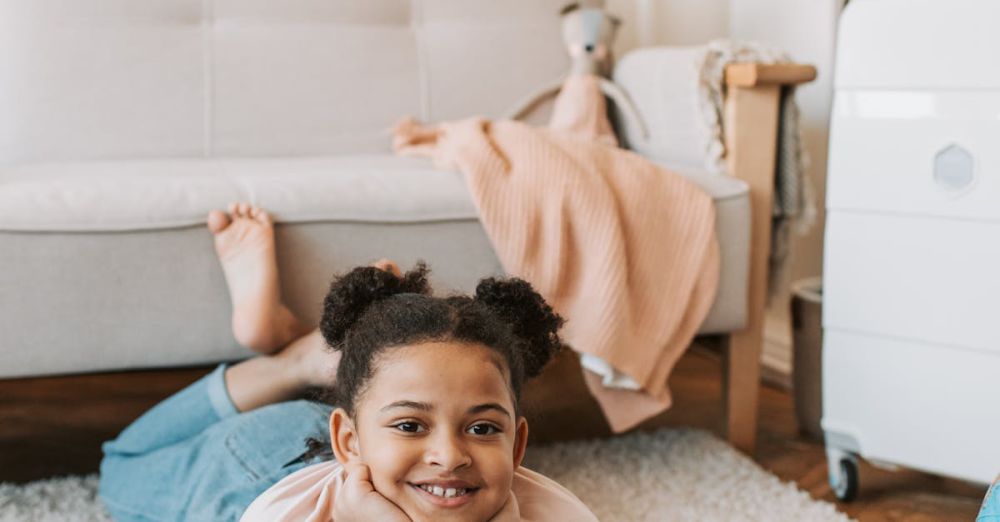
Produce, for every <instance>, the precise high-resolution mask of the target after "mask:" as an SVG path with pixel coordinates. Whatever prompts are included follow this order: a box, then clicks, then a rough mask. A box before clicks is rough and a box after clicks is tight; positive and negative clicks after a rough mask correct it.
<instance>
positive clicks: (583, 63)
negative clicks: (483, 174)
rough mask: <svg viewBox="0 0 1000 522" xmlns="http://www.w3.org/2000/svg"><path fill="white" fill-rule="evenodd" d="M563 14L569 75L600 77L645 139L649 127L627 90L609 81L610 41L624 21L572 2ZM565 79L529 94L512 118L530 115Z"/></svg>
mask: <svg viewBox="0 0 1000 522" xmlns="http://www.w3.org/2000/svg"><path fill="white" fill-rule="evenodd" d="M560 14H561V15H562V32H563V41H565V42H566V49H567V51H568V52H569V56H570V60H571V61H570V71H569V75H570V76H572V75H587V74H589V75H594V76H597V77H598V78H599V80H600V86H601V92H602V93H603V94H604V95H605V96H606V97H607V98H609V99H610V100H611V101H612V103H614V104H615V107H617V109H618V111H619V112H621V114H622V116H623V117H624V118H625V119H626V123H627V124H629V125H630V126H631V128H633V129H636V130H638V131H639V135H640V136H641V137H642V139H643V140H645V139H646V136H647V133H646V126H645V125H644V124H643V123H642V119H641V118H639V113H638V112H637V111H636V110H635V106H634V105H632V101H631V100H630V99H629V97H628V95H627V94H625V91H624V90H622V88H621V87H619V86H618V85H617V84H615V83H614V82H612V81H611V80H609V79H608V78H609V77H610V75H611V70H612V66H613V65H614V60H613V58H612V56H611V42H612V41H614V38H615V33H616V32H617V30H618V26H619V25H621V20H619V19H618V18H617V17H615V16H612V15H611V14H609V13H607V12H606V11H604V10H603V9H598V8H594V7H581V6H580V4H577V3H573V4H570V5H567V6H566V7H564V8H563V9H562V11H561V13H560ZM564 82H565V78H563V79H560V80H559V81H558V82H556V83H554V84H552V85H549V86H546V87H545V88H543V89H541V90H539V91H538V92H536V93H535V94H533V95H531V96H530V97H528V98H527V99H526V100H525V101H524V102H522V103H521V104H520V105H519V107H520V108H519V109H518V110H516V111H514V112H513V113H512V114H511V116H510V119H512V120H519V119H522V118H524V117H525V116H526V115H528V114H529V113H530V112H531V111H532V110H533V109H534V108H535V107H536V106H537V105H538V104H539V103H542V102H543V101H546V100H548V99H549V98H552V97H554V96H555V95H556V94H558V93H559V90H560V89H561V88H562V85H563V83H564Z"/></svg>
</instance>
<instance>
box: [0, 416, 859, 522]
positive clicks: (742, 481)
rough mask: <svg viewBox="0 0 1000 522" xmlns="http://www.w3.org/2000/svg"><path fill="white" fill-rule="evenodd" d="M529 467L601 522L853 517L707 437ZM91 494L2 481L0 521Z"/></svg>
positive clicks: (647, 436)
mask: <svg viewBox="0 0 1000 522" xmlns="http://www.w3.org/2000/svg"><path fill="white" fill-rule="evenodd" d="M525 464H526V465H527V466H528V467H530V468H532V469H534V470H536V471H539V472H541V473H543V474H545V475H548V476H549V477H552V478H553V479H555V480H556V481H557V482H559V483H560V484H563V485H564V486H566V487H567V488H569V489H570V490H571V491H573V493H575V494H576V495H577V496H578V497H580V499H581V500H583V501H584V502H585V503H586V504H587V505H588V506H590V508H591V509H592V510H593V511H594V513H595V514H597V517H598V518H600V519H601V520H602V521H606V522H616V521H621V522H633V521H657V522H659V521H698V522H704V521H741V522H748V521H767V522H781V521H796V522H799V521H802V520H809V521H814V522H825V521H838V522H842V521H847V520H850V519H849V518H847V516H845V515H843V514H841V513H839V512H837V511H836V510H835V509H834V506H833V504H830V503H827V502H822V501H816V500H813V499H812V498H811V497H810V496H809V494H808V493H806V492H804V491H800V490H799V489H798V488H796V486H795V484H793V483H790V482H782V481H781V480H780V479H778V477H776V476H774V475H772V474H770V473H768V472H767V471H764V469H762V468H761V467H760V466H758V465H757V464H756V463H754V462H753V461H752V460H750V459H749V458H747V457H745V456H743V455H741V454H740V453H738V452H737V451H736V450H734V449H733V448H732V447H730V446H729V445H728V444H726V443H725V442H722V441H721V440H719V439H717V438H716V437H715V436H713V435H711V434H709V433H707V432H704V431H698V430H660V431H657V432H653V433H633V434H629V435H625V436H621V437H616V438H613V439H609V440H597V441H583V442H569V443H561V444H553V445H550V446H539V447H534V448H529V451H528V458H527V462H526V463H525ZM96 491H97V476H96V475H90V476H86V477H66V478H58V479H50V480H43V481H38V482H32V483H30V484H24V485H15V484H0V522H15V521H16V522H23V521H53V522H55V521H59V522H77V521H80V522H82V521H86V522H103V521H109V520H110V517H109V516H108V515H107V513H105V511H104V509H103V508H102V507H101V505H100V503H99V502H98V501H97V499H96V497H95V495H96Z"/></svg>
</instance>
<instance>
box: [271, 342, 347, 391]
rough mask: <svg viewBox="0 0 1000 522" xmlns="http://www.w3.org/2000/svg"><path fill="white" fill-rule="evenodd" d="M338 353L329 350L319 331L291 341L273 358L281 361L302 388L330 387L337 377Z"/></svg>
mask: <svg viewBox="0 0 1000 522" xmlns="http://www.w3.org/2000/svg"><path fill="white" fill-rule="evenodd" d="M340 356H341V354H340V352H338V351H335V350H331V349H330V348H328V347H327V345H326V340H325V339H323V334H322V333H320V331H319V329H318V328H317V329H315V330H313V331H312V332H310V333H308V334H306V335H304V336H302V337H299V338H298V339H296V340H294V341H292V343H291V344H289V345H288V346H287V347H286V348H285V349H284V350H282V351H281V352H279V353H278V355H276V356H275V358H277V359H283V360H284V361H285V363H286V364H287V366H286V368H288V370H289V371H290V372H291V375H292V378H293V379H294V381H295V382H297V383H299V385H300V386H304V387H310V386H311V387H330V386H333V382H334V380H336V377H337V366H339V365H340Z"/></svg>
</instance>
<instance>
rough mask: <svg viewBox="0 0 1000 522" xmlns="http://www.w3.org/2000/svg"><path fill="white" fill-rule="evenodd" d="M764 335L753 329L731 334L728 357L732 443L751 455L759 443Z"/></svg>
mask: <svg viewBox="0 0 1000 522" xmlns="http://www.w3.org/2000/svg"><path fill="white" fill-rule="evenodd" d="M761 334H762V332H759V331H753V330H751V329H748V330H743V331H741V332H736V333H733V334H730V335H729V338H728V339H727V340H726V346H725V354H724V356H725V357H724V361H725V366H724V371H725V375H724V376H723V382H724V385H723V401H724V403H725V412H726V435H727V438H728V439H729V443H730V444H732V445H733V446H734V447H735V448H736V449H738V450H740V451H742V452H744V453H746V454H747V455H750V456H753V455H754V451H755V449H756V444H757V417H758V413H757V412H758V402H759V397H760V354H761V348H762V344H763V336H762V335H761Z"/></svg>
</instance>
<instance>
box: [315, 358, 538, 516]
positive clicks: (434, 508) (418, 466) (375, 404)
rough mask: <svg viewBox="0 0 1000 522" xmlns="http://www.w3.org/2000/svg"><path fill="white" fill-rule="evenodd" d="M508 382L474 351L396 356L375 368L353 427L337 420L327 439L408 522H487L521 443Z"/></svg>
mask: <svg viewBox="0 0 1000 522" xmlns="http://www.w3.org/2000/svg"><path fill="white" fill-rule="evenodd" d="M509 381H510V377H509V376H508V375H507V370H506V367H505V364H503V362H502V360H501V359H500V358H499V357H498V356H497V355H496V354H495V353H494V352H493V351H492V350H490V349H488V348H485V347H482V346H479V345H474V344H467V343H455V342H440V343H425V344H420V345H413V346H404V347H398V348H394V349H392V350H390V351H388V352H385V353H384V354H383V355H382V356H381V357H380V358H379V360H378V364H377V365H375V369H374V375H373V376H372V378H371V379H370V380H369V381H368V386H367V387H366V389H365V390H364V392H363V393H362V394H361V395H360V396H359V397H360V400H359V401H358V402H357V403H356V404H357V407H356V410H357V411H356V415H355V418H354V419H353V420H351V419H349V418H347V415H346V412H344V411H343V410H337V412H335V413H334V415H333V418H331V428H332V429H331V431H333V433H332V435H333V436H334V438H335V439H336V440H337V441H338V442H342V447H345V448H349V449H352V450H353V451H348V452H347V457H346V458H357V459H360V461H361V462H364V463H365V464H367V465H368V466H369V468H370V469H371V475H372V484H373V485H374V487H375V489H376V490H377V491H378V492H379V493H381V494H382V495H383V496H385V497H386V498H387V499H389V500H390V501H391V502H393V503H394V504H396V505H397V506H399V508H400V509H402V510H403V511H404V512H405V513H406V514H407V516H409V517H410V518H411V519H412V520H414V521H423V520H463V521H477V520H478V521H485V520H488V519H490V518H491V517H492V516H493V515H494V514H496V513H497V512H498V511H499V510H500V509H501V508H502V507H503V505H504V503H505V502H506V501H507V499H508V496H509V495H510V490H511V484H512V482H513V477H514V469H515V468H516V467H517V466H518V465H520V461H521V458H522V457H523V455H524V446H525V444H526V442H527V423H526V422H525V420H524V419H523V418H518V417H517V416H516V410H515V407H514V395H513V392H512V390H511V389H510V387H509V384H508V383H509Z"/></svg>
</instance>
